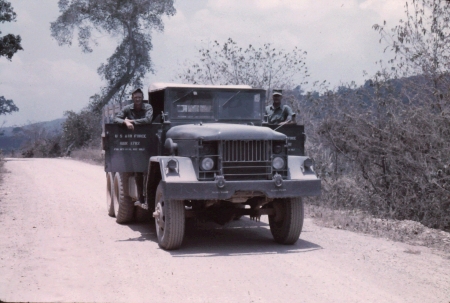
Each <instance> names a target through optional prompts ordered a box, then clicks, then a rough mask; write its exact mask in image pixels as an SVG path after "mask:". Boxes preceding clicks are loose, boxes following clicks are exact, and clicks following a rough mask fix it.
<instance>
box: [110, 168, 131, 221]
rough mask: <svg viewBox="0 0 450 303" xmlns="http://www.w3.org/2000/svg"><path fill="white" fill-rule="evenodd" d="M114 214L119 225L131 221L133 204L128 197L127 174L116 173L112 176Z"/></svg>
mask: <svg viewBox="0 0 450 303" xmlns="http://www.w3.org/2000/svg"><path fill="white" fill-rule="evenodd" d="M113 201H114V214H115V216H116V222H117V223H119V224H123V223H128V222H131V221H132V220H133V215H134V204H133V202H132V201H131V197H130V196H129V195H128V174H127V173H116V175H115V176H114V200H113Z"/></svg>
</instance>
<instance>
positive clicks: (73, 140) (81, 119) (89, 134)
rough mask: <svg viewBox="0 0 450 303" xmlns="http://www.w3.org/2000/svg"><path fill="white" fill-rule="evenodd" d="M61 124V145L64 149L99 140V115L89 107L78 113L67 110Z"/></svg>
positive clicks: (83, 145)
mask: <svg viewBox="0 0 450 303" xmlns="http://www.w3.org/2000/svg"><path fill="white" fill-rule="evenodd" d="M64 115H65V116H66V121H64V124H63V136H62V141H63V146H64V148H65V149H66V150H69V151H70V150H72V149H77V148H81V147H87V146H91V145H93V144H95V143H96V142H99V140H100V136H101V131H102V128H101V124H100V121H101V120H100V119H101V116H100V115H99V114H98V113H96V112H93V111H91V110H89V109H84V110H82V111H80V112H79V113H76V112H74V111H67V112H65V113H64Z"/></svg>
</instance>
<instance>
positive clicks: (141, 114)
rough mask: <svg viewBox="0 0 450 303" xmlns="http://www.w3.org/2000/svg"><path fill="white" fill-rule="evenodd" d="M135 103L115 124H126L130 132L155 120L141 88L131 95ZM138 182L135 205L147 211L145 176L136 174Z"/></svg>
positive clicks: (128, 107) (126, 107)
mask: <svg viewBox="0 0 450 303" xmlns="http://www.w3.org/2000/svg"><path fill="white" fill-rule="evenodd" d="M131 99H132V100H133V103H132V104H130V105H127V106H125V107H124V108H122V110H121V111H120V112H119V113H118V114H117V115H116V119H115V122H116V123H119V124H124V125H125V126H126V127H127V128H128V129H129V130H134V125H138V124H151V123H152V118H153V108H152V106H151V105H150V104H148V103H144V93H143V92H142V90H141V89H140V88H138V89H136V90H135V91H134V92H132V93H131ZM134 178H135V180H136V188H137V193H138V197H139V201H137V202H136V203H135V205H136V206H141V207H142V208H145V209H147V208H148V206H147V204H146V203H145V199H144V194H143V192H144V174H143V173H134Z"/></svg>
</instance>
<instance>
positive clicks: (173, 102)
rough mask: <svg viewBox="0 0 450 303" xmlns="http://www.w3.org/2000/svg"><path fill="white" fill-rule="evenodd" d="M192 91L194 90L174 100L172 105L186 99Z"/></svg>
mask: <svg viewBox="0 0 450 303" xmlns="http://www.w3.org/2000/svg"><path fill="white" fill-rule="evenodd" d="M193 91H194V90H191V91H189V92H188V93H187V94H186V95H184V96H181V97H180V98H178V99H176V100H175V101H173V102H172V103H176V102H178V101H180V100H181V99H183V98H184V97H187V96H188V95H189V94H192V92H193Z"/></svg>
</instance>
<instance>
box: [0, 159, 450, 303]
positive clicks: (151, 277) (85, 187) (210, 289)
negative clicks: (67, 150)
mask: <svg viewBox="0 0 450 303" xmlns="http://www.w3.org/2000/svg"><path fill="white" fill-rule="evenodd" d="M5 165H6V169H8V170H9V171H10V173H8V174H6V176H5V179H4V182H3V184H2V185H1V189H0V229H1V232H0V300H3V301H46V302H50V301H51V302H55V301H77V302H78V301H79V302H87V301H89V302H95V301H97V302H327V303H329V302H333V303H337V302H346V303H348V302H378V303H379V302H389V303H393V302H402V303H404V302H420V303H424V302H443V303H448V302H450V260H449V259H448V258H445V257H442V256H439V255H436V254H433V253H432V252H431V251H430V250H429V249H427V248H424V247H414V246H409V245H406V244H402V243H396V242H391V241H387V240H384V239H378V238H373V237H370V236H365V235H360V234H356V233H352V232H348V231H341V230H334V229H327V228H320V227H318V226H316V225H315V224H314V223H313V222H312V221H311V220H309V219H307V220H306V222H305V226H304V231H303V233H302V235H301V239H300V240H299V241H298V242H297V244H296V245H294V246H280V245H278V244H276V243H274V242H273V240H272V236H271V234H270V231H269V227H268V224H267V221H266V220H265V219H264V218H263V220H262V221H261V222H253V221H250V220H248V219H247V218H243V219H241V220H240V221H236V222H234V223H233V224H231V225H228V226H225V227H219V226H217V225H212V224H210V225H199V226H197V227H193V228H190V229H189V230H188V231H187V236H186V238H185V242H184V244H183V247H182V248H181V249H180V250H178V251H173V252H167V251H164V250H161V249H159V248H158V244H157V243H156V236H155V228H154V224H150V223H139V224H130V225H119V224H117V223H116V222H115V219H114V218H110V217H108V215H107V212H106V202H105V199H106V194H105V174H104V172H103V168H102V167H100V166H95V165H90V164H85V163H81V162H76V161H72V160H67V159H9V160H8V162H7V163H6V164H5Z"/></svg>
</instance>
